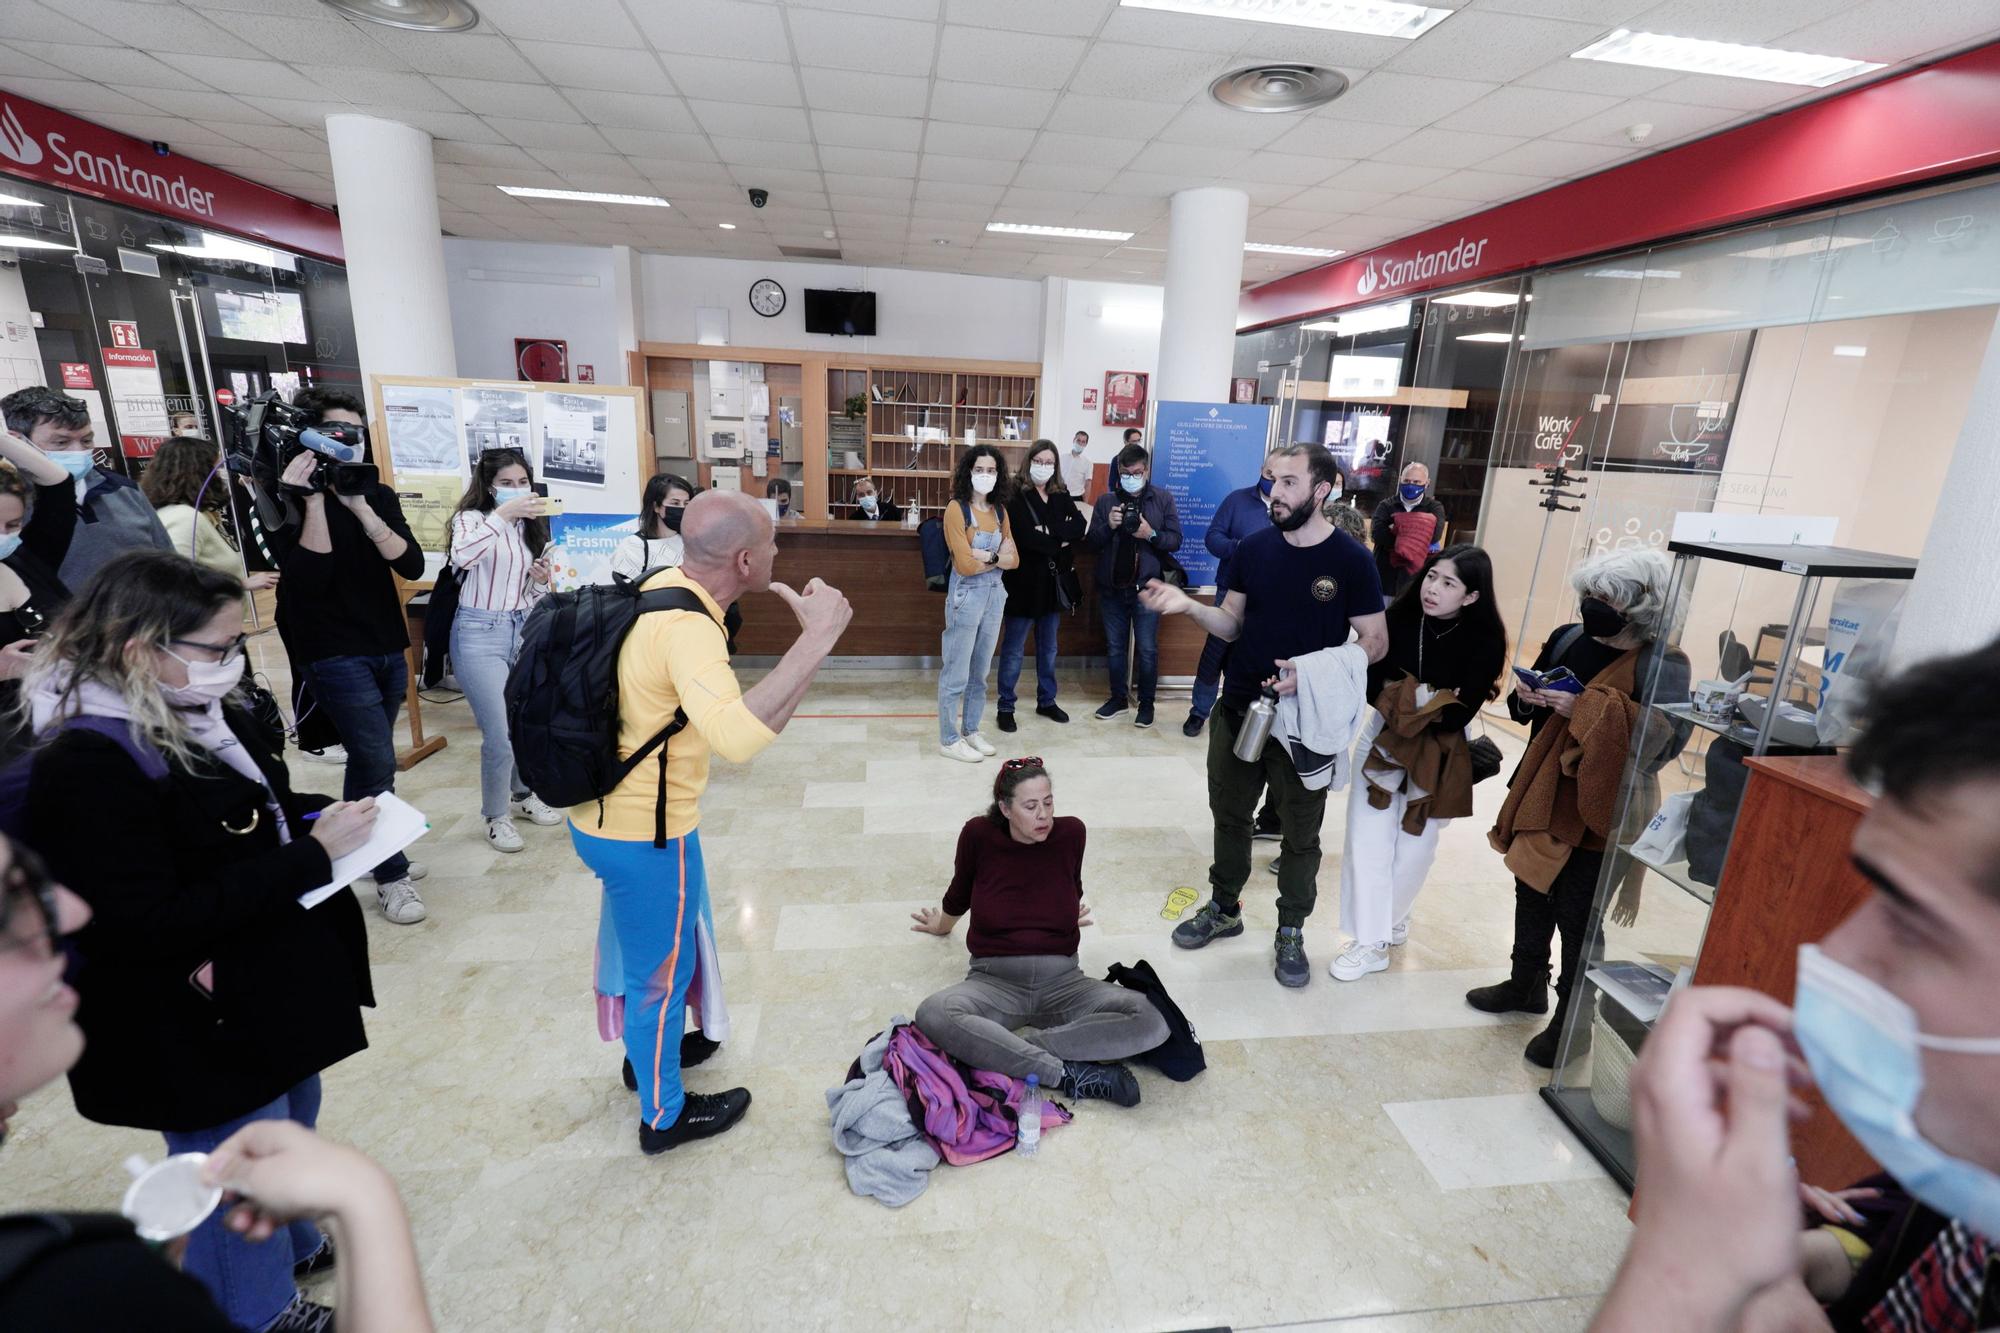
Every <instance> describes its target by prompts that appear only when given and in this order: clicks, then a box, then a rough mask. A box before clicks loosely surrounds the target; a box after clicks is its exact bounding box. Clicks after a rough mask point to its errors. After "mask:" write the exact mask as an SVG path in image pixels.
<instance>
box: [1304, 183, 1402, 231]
mask: <svg viewBox="0 0 2000 1333" xmlns="http://www.w3.org/2000/svg"><path fill="white" fill-rule="evenodd" d="M1395 197H1396V196H1395V195H1392V194H1385V193H1384V192H1382V191H1380V190H1342V189H1336V188H1334V187H1332V186H1327V185H1322V186H1318V187H1316V188H1314V189H1310V190H1300V191H1299V192H1298V193H1297V194H1295V195H1293V196H1292V197H1291V198H1290V199H1287V200H1286V201H1285V209H1286V211H1287V212H1288V213H1289V212H1298V211H1305V212H1310V213H1312V214H1313V215H1314V219H1315V220H1316V221H1318V222H1320V223H1324V222H1325V221H1326V219H1327V218H1328V217H1331V216H1333V215H1335V214H1343V213H1366V212H1367V211H1368V210H1369V209H1371V208H1373V207H1375V205H1377V204H1386V203H1388V202H1389V201H1390V200H1391V199H1393V198H1395Z"/></svg>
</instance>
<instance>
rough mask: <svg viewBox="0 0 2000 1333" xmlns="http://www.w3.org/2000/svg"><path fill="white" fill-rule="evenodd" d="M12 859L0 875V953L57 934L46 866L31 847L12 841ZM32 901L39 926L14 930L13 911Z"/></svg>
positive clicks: (53, 885) (53, 886) (52, 882)
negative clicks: (25, 931)
mask: <svg viewBox="0 0 2000 1333" xmlns="http://www.w3.org/2000/svg"><path fill="white" fill-rule="evenodd" d="M13 851H14V861H13V864H11V865H9V866H8V867H7V870H6V873H5V874H4V876H0V953H5V952H7V951H8V950H10V949H26V948H32V947H33V946H35V945H37V944H39V943H41V942H42V940H44V939H48V940H51V941H53V940H54V939H56V938H57V936H58V935H60V933H61V931H60V928H59V925H58V922H59V921H60V919H61V918H60V916H59V915H58V909H57V907H56V883H55V880H53V879H52V878H50V876H49V868H48V866H47V865H46V864H44V863H43V861H42V858H41V857H39V856H37V855H36V854H35V853H34V852H33V851H32V850H31V849H29V848H27V847H24V846H22V845H21V844H20V843H18V842H17V843H15V844H13ZM30 902H32V903H33V904H34V905H35V909H36V910H37V911H39V912H40V913H41V916H42V929H41V930H39V931H37V932H36V933H34V934H32V935H28V936H25V937H24V936H21V935H17V934H16V933H15V932H14V928H13V927H14V914H15V913H16V912H18V911H20V910H21V907H22V905H23V904H24V903H30Z"/></svg>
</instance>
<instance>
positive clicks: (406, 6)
mask: <svg viewBox="0 0 2000 1333" xmlns="http://www.w3.org/2000/svg"><path fill="white" fill-rule="evenodd" d="M320 3H321V4H323V5H325V6H326V7H327V8H328V9H331V10H334V11H335V12H337V13H340V14H344V15H346V16H347V17H348V18H351V19H360V20H361V21H362V22H363V23H380V24H382V25H383V26H384V27H388V28H402V29H405V30H406V31H409V32H464V31H465V30H466V29H467V28H470V27H474V26H476V25H477V24H478V22H479V11H478V10H476V9H474V8H473V7H472V6H471V5H469V4H467V3H466V0H320Z"/></svg>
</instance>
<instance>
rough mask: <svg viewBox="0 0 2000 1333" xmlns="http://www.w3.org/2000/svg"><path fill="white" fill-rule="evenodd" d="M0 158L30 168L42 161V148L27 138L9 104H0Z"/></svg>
mask: <svg viewBox="0 0 2000 1333" xmlns="http://www.w3.org/2000/svg"><path fill="white" fill-rule="evenodd" d="M0 157H5V158H7V159H8V160H9V161H12V162H18V163H20V164H21V165H22V166H24V167H32V166H34V165H35V164H36V163H37V162H40V161H41V160H42V146H41V145H40V144H39V143H37V142H35V140H33V139H31V138H29V137H28V131H27V130H25V129H24V128H22V126H21V117H20V116H19V115H17V114H15V111H14V107H13V105H12V104H11V103H4V104H0Z"/></svg>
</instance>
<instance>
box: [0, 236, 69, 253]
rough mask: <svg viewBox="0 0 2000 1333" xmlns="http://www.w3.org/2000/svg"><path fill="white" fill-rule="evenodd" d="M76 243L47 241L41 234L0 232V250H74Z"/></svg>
mask: <svg viewBox="0 0 2000 1333" xmlns="http://www.w3.org/2000/svg"><path fill="white" fill-rule="evenodd" d="M74 249H76V247H75V246H74V245H65V244H63V243H62V242H61V241H45V240H43V239H42V238H41V237H39V236H9V235H7V234H5V233H4V232H0V250H74Z"/></svg>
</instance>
